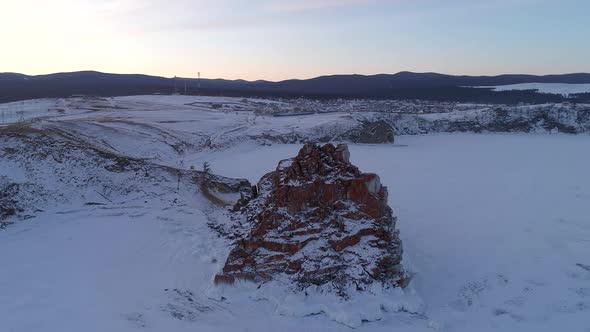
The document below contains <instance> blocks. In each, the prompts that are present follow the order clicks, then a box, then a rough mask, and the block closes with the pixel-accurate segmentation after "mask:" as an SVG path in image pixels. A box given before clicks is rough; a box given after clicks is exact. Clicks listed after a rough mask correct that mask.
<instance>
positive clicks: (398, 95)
mask: <svg viewBox="0 0 590 332" xmlns="http://www.w3.org/2000/svg"><path fill="white" fill-rule="evenodd" d="M519 83H590V74H587V73H578V74H565V75H546V76H535V75H499V76H453V75H444V74H437V73H412V72H400V73H397V74H380V75H370V76H366V75H333V76H321V77H317V78H312V79H306V80H286V81H280V82H269V81H244V80H224V79H201V80H200V82H199V81H197V80H196V79H193V78H186V79H185V78H164V77H157V76H148V75H129V74H107V73H100V72H94V71H82V72H72V73H57V74H50V75H38V76H28V75H23V74H16V73H0V102H9V101H17V100H24V99H33V98H47V97H68V96H71V95H94V96H122V95H136V94H153V93H174V92H178V93H185V91H186V93H188V94H197V93H199V94H206V95H226V96H249V97H250V96H274V97H286V98H289V97H314V98H391V99H425V100H442V101H470V102H490V103H518V102H533V103H536V102H538V103H542V102H557V101H561V100H562V99H563V97H562V96H558V95H550V94H540V93H534V92H532V91H502V92H496V91H491V89H482V88H477V89H474V88H468V87H470V86H494V85H508V84H519ZM574 99H575V100H576V101H590V96H589V95H588V94H583V95H579V96H574ZM570 100H571V99H570Z"/></svg>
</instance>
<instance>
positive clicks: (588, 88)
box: [478, 83, 590, 96]
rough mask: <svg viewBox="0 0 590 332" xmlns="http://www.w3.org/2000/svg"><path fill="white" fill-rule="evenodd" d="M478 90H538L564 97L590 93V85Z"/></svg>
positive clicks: (523, 86)
mask: <svg viewBox="0 0 590 332" xmlns="http://www.w3.org/2000/svg"><path fill="white" fill-rule="evenodd" d="M478 88H494V90H495V91H510V90H537V91H538V92H540V93H552V94H557V95H563V96H569V95H571V94H576V93H588V92H590V84H566V83H522V84H510V85H498V86H479V87H478Z"/></svg>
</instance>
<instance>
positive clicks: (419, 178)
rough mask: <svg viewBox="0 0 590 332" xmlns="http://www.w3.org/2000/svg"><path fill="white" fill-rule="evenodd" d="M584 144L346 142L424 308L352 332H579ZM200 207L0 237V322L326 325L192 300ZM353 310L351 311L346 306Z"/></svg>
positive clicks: (288, 150)
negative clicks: (390, 221)
mask: <svg viewBox="0 0 590 332" xmlns="http://www.w3.org/2000/svg"><path fill="white" fill-rule="evenodd" d="M588 146H590V137H587V136H566V135H551V136H549V135H546V136H544V135H473V134H457V135H432V136H414V137H401V138H400V139H399V144H396V145H379V146H373V145H353V146H351V154H352V156H351V158H352V161H353V163H355V164H357V165H358V166H359V167H360V168H361V169H362V170H364V171H371V172H376V173H378V174H379V175H380V176H381V178H382V181H383V183H384V184H386V185H387V186H388V187H389V190H390V205H391V206H392V207H393V208H394V211H395V214H396V215H397V216H398V217H399V223H398V226H399V228H400V230H401V235H402V238H403V241H404V248H405V251H406V254H407V255H408V256H409V257H410V258H411V261H412V263H413V266H414V269H415V270H416V271H417V275H416V277H415V279H414V281H413V287H414V288H415V289H416V291H417V293H418V295H419V296H420V297H421V298H422V299H423V301H424V303H425V304H426V311H425V316H424V317H421V316H413V315H409V314H403V313H399V314H393V313H391V314H385V315H383V317H382V318H381V320H380V321H376V322H371V323H365V324H363V325H361V327H360V328H359V329H358V330H359V331H364V330H366V331H369V330H370V331H381V330H382V331H386V330H388V331H390V330H400V331H427V330H432V329H435V330H443V331H493V330H498V331H555V330H558V329H564V328H565V329H567V330H568V331H588V327H589V326H590V261H589V257H590V241H589V240H588V239H590V219H589V217H590V177H589V176H588V174H587V170H588V169H590V157H589V156H588V154H585V153H581V152H582V151H585V150H586V149H587V148H588ZM298 148H299V146H298V145H272V146H254V145H245V146H235V147H233V148H231V149H228V150H225V151H221V152H217V153H215V152H211V153H209V154H207V155H204V156H203V158H204V159H207V160H210V162H211V164H212V167H213V171H214V172H215V173H218V174H222V175H226V176H232V177H233V176H235V177H247V178H249V179H250V180H252V181H255V180H257V179H258V178H259V177H260V176H261V175H262V174H264V173H265V172H267V171H270V170H272V169H273V168H274V167H275V165H276V163H277V162H278V160H279V159H282V158H287V157H290V156H292V155H293V154H294V153H295V152H296V151H297V150H298ZM203 207H204V205H203V204H202V203H199V201H195V202H194V203H192V204H188V205H186V206H182V207H176V206H166V205H162V204H159V205H158V204H153V202H150V204H145V205H142V204H138V205H135V206H129V207H121V206H109V205H106V206H90V207H88V206H84V207H80V206H76V207H69V208H68V207H57V208H55V209H50V210H48V211H46V212H44V213H41V214H39V215H38V216H36V217H35V218H33V219H29V220H27V221H23V222H19V223H16V224H14V225H12V226H10V227H8V228H7V229H5V230H3V231H0V252H2V253H3V254H2V255H0V266H2V273H0V321H1V322H2V327H3V328H2V330H6V331H38V330H51V331H80V330H84V331H136V330H147V331H150V330H152V331H162V330H168V331H198V330H207V331H236V330H244V331H279V330H280V331H295V330H310V331H340V330H342V329H344V328H345V327H344V326H343V325H340V324H338V323H335V322H333V321H332V320H330V319H328V318H327V317H325V316H324V315H319V316H309V317H292V316H290V315H291V314H292V313H291V312H289V311H287V312H284V311H283V312H282V313H283V315H281V314H280V313H279V312H277V311H276V306H275V304H273V303H272V302H271V301H264V300H263V301H254V300H247V299H243V298H236V299H235V300H233V301H232V299H231V298H230V300H229V301H221V302H218V301H215V300H211V299H209V298H208V294H210V292H211V278H212V276H213V275H214V273H216V272H217V271H218V270H219V268H220V266H221V265H220V264H222V261H223V260H224V259H225V257H224V255H226V254H227V251H228V248H227V243H226V242H225V241H224V240H222V239H219V238H216V237H215V236H212V233H211V231H210V230H209V229H208V228H207V226H206V221H207V217H206V215H205V214H204V213H203V212H202V210H203ZM360 305H362V304H359V306H360Z"/></svg>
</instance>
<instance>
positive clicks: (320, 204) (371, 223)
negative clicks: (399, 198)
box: [215, 143, 408, 293]
mask: <svg viewBox="0 0 590 332" xmlns="http://www.w3.org/2000/svg"><path fill="white" fill-rule="evenodd" d="M349 157H350V153H349V151H348V147H347V146H346V145H343V144H341V145H338V146H337V147H335V146H334V145H332V144H326V145H324V146H322V147H320V146H318V145H316V144H311V143H310V144H305V145H304V146H303V148H302V149H301V150H300V151H299V154H298V155H297V156H296V157H295V158H292V159H287V160H283V161H281V162H280V163H279V165H278V167H277V168H276V170H275V171H274V172H271V173H268V174H266V175H265V176H264V177H262V179H261V180H260V182H259V183H258V185H257V190H256V191H257V196H256V197H254V198H252V199H251V200H250V201H249V202H246V203H244V202H241V205H238V206H237V207H236V210H239V212H238V213H240V216H242V217H243V218H244V219H245V220H246V222H247V223H249V224H250V228H249V230H248V231H247V232H245V233H244V235H243V236H242V237H241V238H239V239H238V240H237V241H236V242H235V246H234V247H233V249H232V250H231V252H230V254H229V257H228V258H227V260H226V262H225V265H224V267H223V270H222V271H221V272H220V273H219V274H217V275H216V277H215V282H216V283H217V284H220V283H230V284H231V283H234V282H235V281H236V280H248V281H253V282H265V281H270V280H274V279H280V280H283V281H287V282H288V283H289V284H291V285H295V286H296V287H297V288H299V289H304V288H306V287H308V286H311V285H317V286H323V285H328V288H333V289H335V290H338V292H343V293H344V292H345V291H344V290H345V289H348V288H349V287H350V286H351V285H353V286H354V287H355V288H356V289H357V290H363V289H366V287H367V286H368V285H370V284H372V283H375V282H379V283H381V284H383V285H386V286H391V287H399V286H405V285H406V284H407V282H408V276H407V274H406V272H405V271H404V269H403V268H402V265H401V257H402V244H401V241H400V239H399V236H398V231H397V230H396V229H395V218H394V217H393V216H392V210H391V208H390V207H389V206H388V205H387V188H386V187H384V186H382V185H381V182H380V180H379V177H378V176H377V175H376V174H371V173H362V172H360V171H359V169H358V168H357V167H355V166H354V165H352V164H351V163H350V160H349Z"/></svg>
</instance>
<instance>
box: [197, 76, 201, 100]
mask: <svg viewBox="0 0 590 332" xmlns="http://www.w3.org/2000/svg"><path fill="white" fill-rule="evenodd" d="M197 95H199V96H200V95H201V72H199V73H198V76H197Z"/></svg>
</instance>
